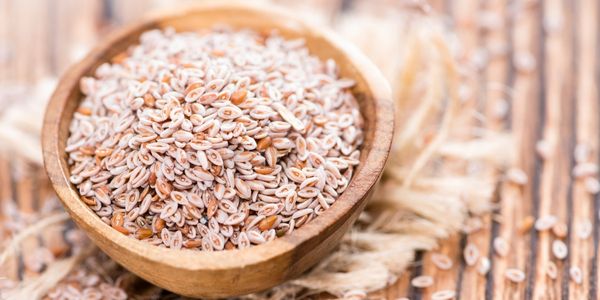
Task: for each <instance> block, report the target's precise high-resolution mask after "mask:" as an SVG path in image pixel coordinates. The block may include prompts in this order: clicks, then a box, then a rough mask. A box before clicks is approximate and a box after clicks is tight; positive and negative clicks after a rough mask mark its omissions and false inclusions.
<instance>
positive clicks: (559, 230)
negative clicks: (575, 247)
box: [552, 222, 569, 239]
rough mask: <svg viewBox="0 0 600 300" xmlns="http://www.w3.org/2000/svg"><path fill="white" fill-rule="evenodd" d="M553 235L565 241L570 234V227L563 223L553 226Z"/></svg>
mask: <svg viewBox="0 0 600 300" xmlns="http://www.w3.org/2000/svg"><path fill="white" fill-rule="evenodd" d="M552 233H554V236H556V237H557V238H561V239H564V238H565V237H567V234H568V233H569V227H568V226H567V224H565V223H563V222H558V223H556V224H554V226H552Z"/></svg>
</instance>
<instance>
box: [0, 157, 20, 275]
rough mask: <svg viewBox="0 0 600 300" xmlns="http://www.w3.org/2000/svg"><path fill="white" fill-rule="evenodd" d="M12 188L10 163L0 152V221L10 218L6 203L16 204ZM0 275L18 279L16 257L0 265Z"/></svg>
mask: <svg viewBox="0 0 600 300" xmlns="http://www.w3.org/2000/svg"><path fill="white" fill-rule="evenodd" d="M12 190H13V188H12V180H11V175H10V165H9V164H8V159H7V156H6V155H5V154H3V153H0V221H6V220H10V212H9V211H7V210H6V208H7V206H8V205H11V206H16V205H15V204H14V199H13V191H12ZM3 230H4V228H3ZM5 234H8V232H5ZM0 277H7V278H10V279H12V280H17V279H18V277H19V265H18V259H17V258H16V257H14V256H12V257H10V258H9V259H7V261H6V262H5V263H4V264H3V265H2V266H1V268H0Z"/></svg>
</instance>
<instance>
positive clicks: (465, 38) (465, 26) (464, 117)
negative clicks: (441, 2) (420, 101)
mask: <svg viewBox="0 0 600 300" xmlns="http://www.w3.org/2000/svg"><path fill="white" fill-rule="evenodd" d="M479 6H480V1H479V0H458V1H453V2H452V3H451V8H450V9H451V13H452V16H453V19H454V23H455V28H456V33H457V35H458V40H459V41H460V45H461V48H462V52H461V53H460V56H459V57H458V60H459V64H460V65H463V66H464V65H468V64H469V62H470V60H471V58H472V57H474V55H475V53H476V52H477V49H478V47H479V37H480V32H479V27H478V26H477V18H476V16H477V15H478V12H479ZM468 71H470V70H468ZM461 83H462V86H463V87H465V88H467V89H468V91H469V93H468V95H467V97H466V98H464V99H461V100H464V101H465V103H463V108H462V111H463V113H462V114H459V115H458V116H457V119H456V120H455V122H454V124H453V127H452V132H453V133H451V134H452V135H453V136H455V137H456V136H464V137H466V138H470V136H468V135H469V134H470V131H469V130H467V129H468V128H471V127H472V126H473V125H474V124H475V123H474V118H473V112H474V111H475V110H476V109H477V100H478V99H477V93H478V91H477V85H478V82H477V78H476V77H475V76H468V77H467V78H466V79H465V80H461ZM466 167H467V164H466V163H464V162H459V161H454V162H453V161H448V162H447V164H446V168H448V170H452V173H454V174H457V173H458V174H461V173H464V172H466ZM462 241H463V236H462V235H461V234H454V235H452V236H451V237H450V238H449V239H447V240H444V241H442V242H441V245H440V248H439V251H437V252H440V253H443V254H446V255H447V256H448V257H450V259H452V261H453V262H454V264H453V266H452V268H451V269H450V270H440V269H439V268H437V267H436V266H435V265H434V264H433V263H432V262H431V256H432V255H433V252H430V253H426V254H425V256H424V260H423V274H425V275H430V276H433V278H434V279H435V282H434V284H433V286H432V287H430V288H427V289H425V290H424V293H423V296H424V297H425V298H426V299H429V298H430V297H431V296H432V294H433V293H435V292H437V291H442V290H457V294H458V295H460V294H461V293H462V291H461V288H462V287H463V286H466V285H461V284H460V282H461V280H462V276H463V274H469V275H468V277H469V280H468V281H472V280H471V277H473V276H472V275H473V273H472V272H469V271H467V269H469V268H468V267H465V265H464V264H463V259H462V256H463V255H462V247H461V242H462ZM482 250H485V247H484V248H483V249H482ZM470 292H472V290H469V291H466V292H465V293H470Z"/></svg>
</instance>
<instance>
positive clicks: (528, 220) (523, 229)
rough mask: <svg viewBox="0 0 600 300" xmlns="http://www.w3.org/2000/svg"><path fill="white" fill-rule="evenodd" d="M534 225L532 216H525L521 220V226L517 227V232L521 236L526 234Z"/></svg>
mask: <svg viewBox="0 0 600 300" xmlns="http://www.w3.org/2000/svg"><path fill="white" fill-rule="evenodd" d="M534 223H535V218H534V217H533V216H527V217H525V218H523V220H521V224H520V225H519V232H520V233H521V234H525V233H528V232H529V231H530V230H531V228H533V224H534Z"/></svg>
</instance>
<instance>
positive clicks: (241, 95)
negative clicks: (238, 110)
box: [229, 88, 248, 105]
mask: <svg viewBox="0 0 600 300" xmlns="http://www.w3.org/2000/svg"><path fill="white" fill-rule="evenodd" d="M247 93H248V92H247V91H246V89H245V88H241V89H239V90H237V91H235V92H233V94H231V97H230V98H229V99H231V103H233V104H235V105H240V104H242V102H244V100H246V94H247Z"/></svg>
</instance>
